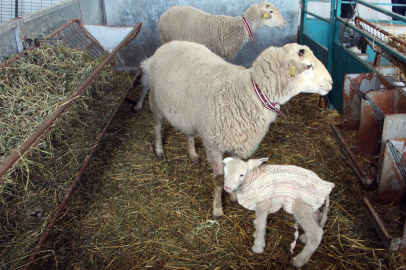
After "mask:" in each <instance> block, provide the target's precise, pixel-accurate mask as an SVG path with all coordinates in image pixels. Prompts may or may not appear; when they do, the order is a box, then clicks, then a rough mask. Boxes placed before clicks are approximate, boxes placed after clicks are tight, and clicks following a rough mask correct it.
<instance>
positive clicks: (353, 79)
mask: <svg viewBox="0 0 406 270" xmlns="http://www.w3.org/2000/svg"><path fill="white" fill-rule="evenodd" d="M390 88H392V84H391V83H390V82H389V81H387V80H386V79H385V78H384V77H382V76H381V75H380V74H377V73H360V74H347V75H346V76H345V78H344V91H343V112H342V114H341V124H342V126H343V129H344V130H355V129H358V125H359V121H360V119H361V99H362V94H364V93H367V92H368V91H371V90H378V89H390Z"/></svg>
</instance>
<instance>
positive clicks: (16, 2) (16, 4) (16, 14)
mask: <svg viewBox="0 0 406 270" xmlns="http://www.w3.org/2000/svg"><path fill="white" fill-rule="evenodd" d="M17 17H18V0H15V14H14V18H17Z"/></svg>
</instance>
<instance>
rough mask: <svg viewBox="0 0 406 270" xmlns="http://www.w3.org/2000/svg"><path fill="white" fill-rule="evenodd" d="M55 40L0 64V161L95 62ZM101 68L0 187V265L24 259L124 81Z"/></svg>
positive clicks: (16, 263) (14, 264) (8, 265)
mask: <svg viewBox="0 0 406 270" xmlns="http://www.w3.org/2000/svg"><path fill="white" fill-rule="evenodd" d="M104 57H105V56H103V57H101V58H98V59H93V58H92V57H90V56H89V55H88V54H87V53H86V52H83V51H80V50H76V49H70V48H67V47H64V46H62V45H60V44H57V45H56V46H51V45H47V44H43V45H42V46H41V47H40V48H38V49H35V50H33V51H30V52H28V54H27V55H26V56H24V57H22V58H20V59H19V60H17V61H15V62H12V63H10V64H9V65H8V66H7V67H5V68H3V69H1V70H0V123H1V127H0V149H1V153H0V163H3V162H4V160H5V159H6V158H7V157H8V156H9V155H10V154H11V153H12V152H13V151H14V150H15V149H16V148H17V147H18V146H19V145H20V144H21V143H22V142H23V141H24V140H25V139H26V138H27V137H28V136H29V135H31V133H32V132H33V130H35V128H36V127H38V126H39V125H40V124H41V123H42V122H43V120H44V119H46V118H47V117H48V116H49V115H50V114H51V113H52V112H53V111H55V109H56V108H57V107H58V106H59V105H60V104H61V103H63V102H64V101H65V99H66V98H67V97H68V96H69V95H70V94H71V93H72V92H73V91H74V90H75V89H76V88H77V86H78V85H79V84H80V83H81V82H82V81H83V80H84V79H85V78H86V77H87V76H88V75H89V74H90V73H91V72H92V71H93V70H94V69H95V68H96V67H97V66H98V65H99V64H100V62H102V60H103V59H104ZM127 77H128V75H127V74H122V73H118V72H116V71H113V70H110V69H105V70H104V71H103V72H102V73H101V74H100V76H99V77H98V79H97V80H96V81H95V82H94V83H93V84H92V86H91V87H90V88H89V90H88V91H87V93H86V94H84V95H83V96H82V97H80V99H79V100H78V101H77V102H76V103H75V104H74V105H72V106H71V107H70V108H69V110H68V111H67V112H65V113H64V114H63V116H61V117H60V118H58V120H57V121H56V122H55V123H54V124H53V126H52V127H51V131H50V132H49V133H48V134H47V135H46V137H45V138H44V139H43V141H42V142H41V143H40V144H38V145H37V146H36V147H35V148H34V149H33V152H32V154H31V155H30V156H28V157H25V158H23V159H22V161H21V162H19V163H17V164H15V166H14V167H13V168H12V169H10V170H9V171H8V172H7V173H6V175H4V176H3V178H4V179H5V180H6V182H5V184H4V185H2V186H1V187H0V188H1V189H0V202H1V208H0V225H1V231H0V258H1V260H0V269H3V268H5V269H16V268H18V266H21V265H23V264H24V262H25V260H26V258H27V256H28V255H29V254H30V252H31V251H32V249H33V247H34V245H35V244H36V242H37V241H38V239H39V237H40V235H41V234H42V233H43V230H44V228H45V226H46V224H47V223H48V222H49V220H50V217H51V216H52V214H53V212H54V211H55V209H56V207H57V206H58V205H59V202H60V201H61V199H62V198H63V196H64V194H65V193H66V191H67V188H68V187H69V185H70V183H71V181H72V179H73V178H74V176H75V175H76V173H77V171H78V168H79V166H80V164H81V163H82V161H83V160H84V159H85V157H86V155H87V152H88V150H89V148H90V147H91V146H92V145H93V143H94V141H95V139H96V136H97V135H98V133H99V131H100V130H101V128H102V127H103V125H104V123H105V121H106V120H107V119H108V117H109V115H110V114H111V112H112V111H113V109H114V106H115V104H116V103H117V102H118V99H119V98H120V96H119V93H117V92H118V91H117V90H118V89H123V87H124V85H126V84H127V85H128V84H129V82H128V80H127Z"/></svg>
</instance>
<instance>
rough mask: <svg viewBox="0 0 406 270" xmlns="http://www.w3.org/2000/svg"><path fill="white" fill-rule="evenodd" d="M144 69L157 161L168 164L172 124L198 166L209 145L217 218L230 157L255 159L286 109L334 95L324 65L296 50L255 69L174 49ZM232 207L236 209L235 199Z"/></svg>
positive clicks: (192, 48)
mask: <svg viewBox="0 0 406 270" xmlns="http://www.w3.org/2000/svg"><path fill="white" fill-rule="evenodd" d="M141 68H142V70H143V78H142V84H143V86H144V87H148V88H150V89H151V94H150V98H149V104H150V107H151V110H152V113H153V116H154V131H155V154H156V156H157V157H158V159H163V158H164V150H163V147H162V138H161V126H162V122H163V120H164V119H167V120H168V121H169V123H170V124H171V125H172V126H173V127H174V128H176V129H177V130H178V131H181V132H183V133H184V134H185V135H186V138H187V140H186V141H187V149H188V153H189V157H190V158H191V160H192V161H193V162H197V161H199V156H198V155H197V153H196V150H195V145H194V138H195V137H200V138H201V139H202V141H203V144H204V147H205V150H206V154H207V159H208V161H209V163H210V164H211V166H212V169H213V174H214V184H215V195H214V202H213V214H214V216H221V215H223V208H222V202H221V193H222V190H223V181H224V178H223V165H222V155H223V153H229V154H231V155H233V156H238V157H242V158H247V157H249V156H250V155H251V154H252V153H254V151H255V150H256V148H257V147H258V145H259V144H260V142H261V140H262V138H263V137H264V136H265V134H266V133H267V131H268V129H269V126H270V124H271V123H272V122H274V121H275V120H276V117H277V115H280V116H284V114H283V113H282V112H281V111H280V104H284V103H285V102H287V101H288V100H289V99H290V98H291V97H293V96H295V95H297V94H299V93H300V92H305V93H318V94H320V95H325V94H327V93H328V92H329V91H330V90H331V88H332V78H331V76H330V74H329V73H328V71H327V70H326V68H325V67H324V66H323V64H322V63H321V62H320V61H319V60H318V59H317V58H316V57H315V56H314V55H313V53H312V51H311V50H310V49H309V48H308V47H307V46H302V45H298V44H295V43H292V44H286V45H285V46H283V47H281V48H277V47H270V48H268V49H266V50H264V51H263V52H262V53H261V54H260V55H259V56H258V58H257V59H256V60H255V61H254V63H253V67H251V68H249V69H247V68H244V67H242V66H237V65H233V64H230V63H227V62H226V61H225V60H223V59H222V58H220V57H219V56H217V55H216V54H214V53H213V52H211V51H210V50H209V49H208V48H206V47H205V46H203V45H201V44H197V43H193V42H188V41H171V42H169V43H167V44H165V45H163V46H161V47H160V48H158V50H157V51H156V52H155V54H154V55H153V56H152V57H150V58H149V59H147V60H145V61H144V62H142V63H141ZM263 102H264V103H265V104H264V103H263ZM230 199H231V201H232V202H235V201H236V198H235V196H234V194H233V193H232V194H231V198H230Z"/></svg>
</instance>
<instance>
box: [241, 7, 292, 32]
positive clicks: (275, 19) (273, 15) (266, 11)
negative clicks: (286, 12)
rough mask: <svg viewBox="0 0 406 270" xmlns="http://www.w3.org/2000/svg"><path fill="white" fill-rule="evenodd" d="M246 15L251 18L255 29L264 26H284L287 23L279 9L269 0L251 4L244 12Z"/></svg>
mask: <svg viewBox="0 0 406 270" xmlns="http://www.w3.org/2000/svg"><path fill="white" fill-rule="evenodd" d="M244 17H246V18H250V19H251V20H250V23H252V25H251V26H252V27H253V28H254V29H256V28H257V27H262V26H268V27H279V28H283V27H285V24H286V22H285V19H284V18H283V17H282V15H281V13H280V12H279V10H277V9H276V8H275V6H274V5H272V4H271V3H269V2H263V3H261V4H254V5H252V6H250V7H249V8H248V9H247V10H246V11H245V12H244Z"/></svg>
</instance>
